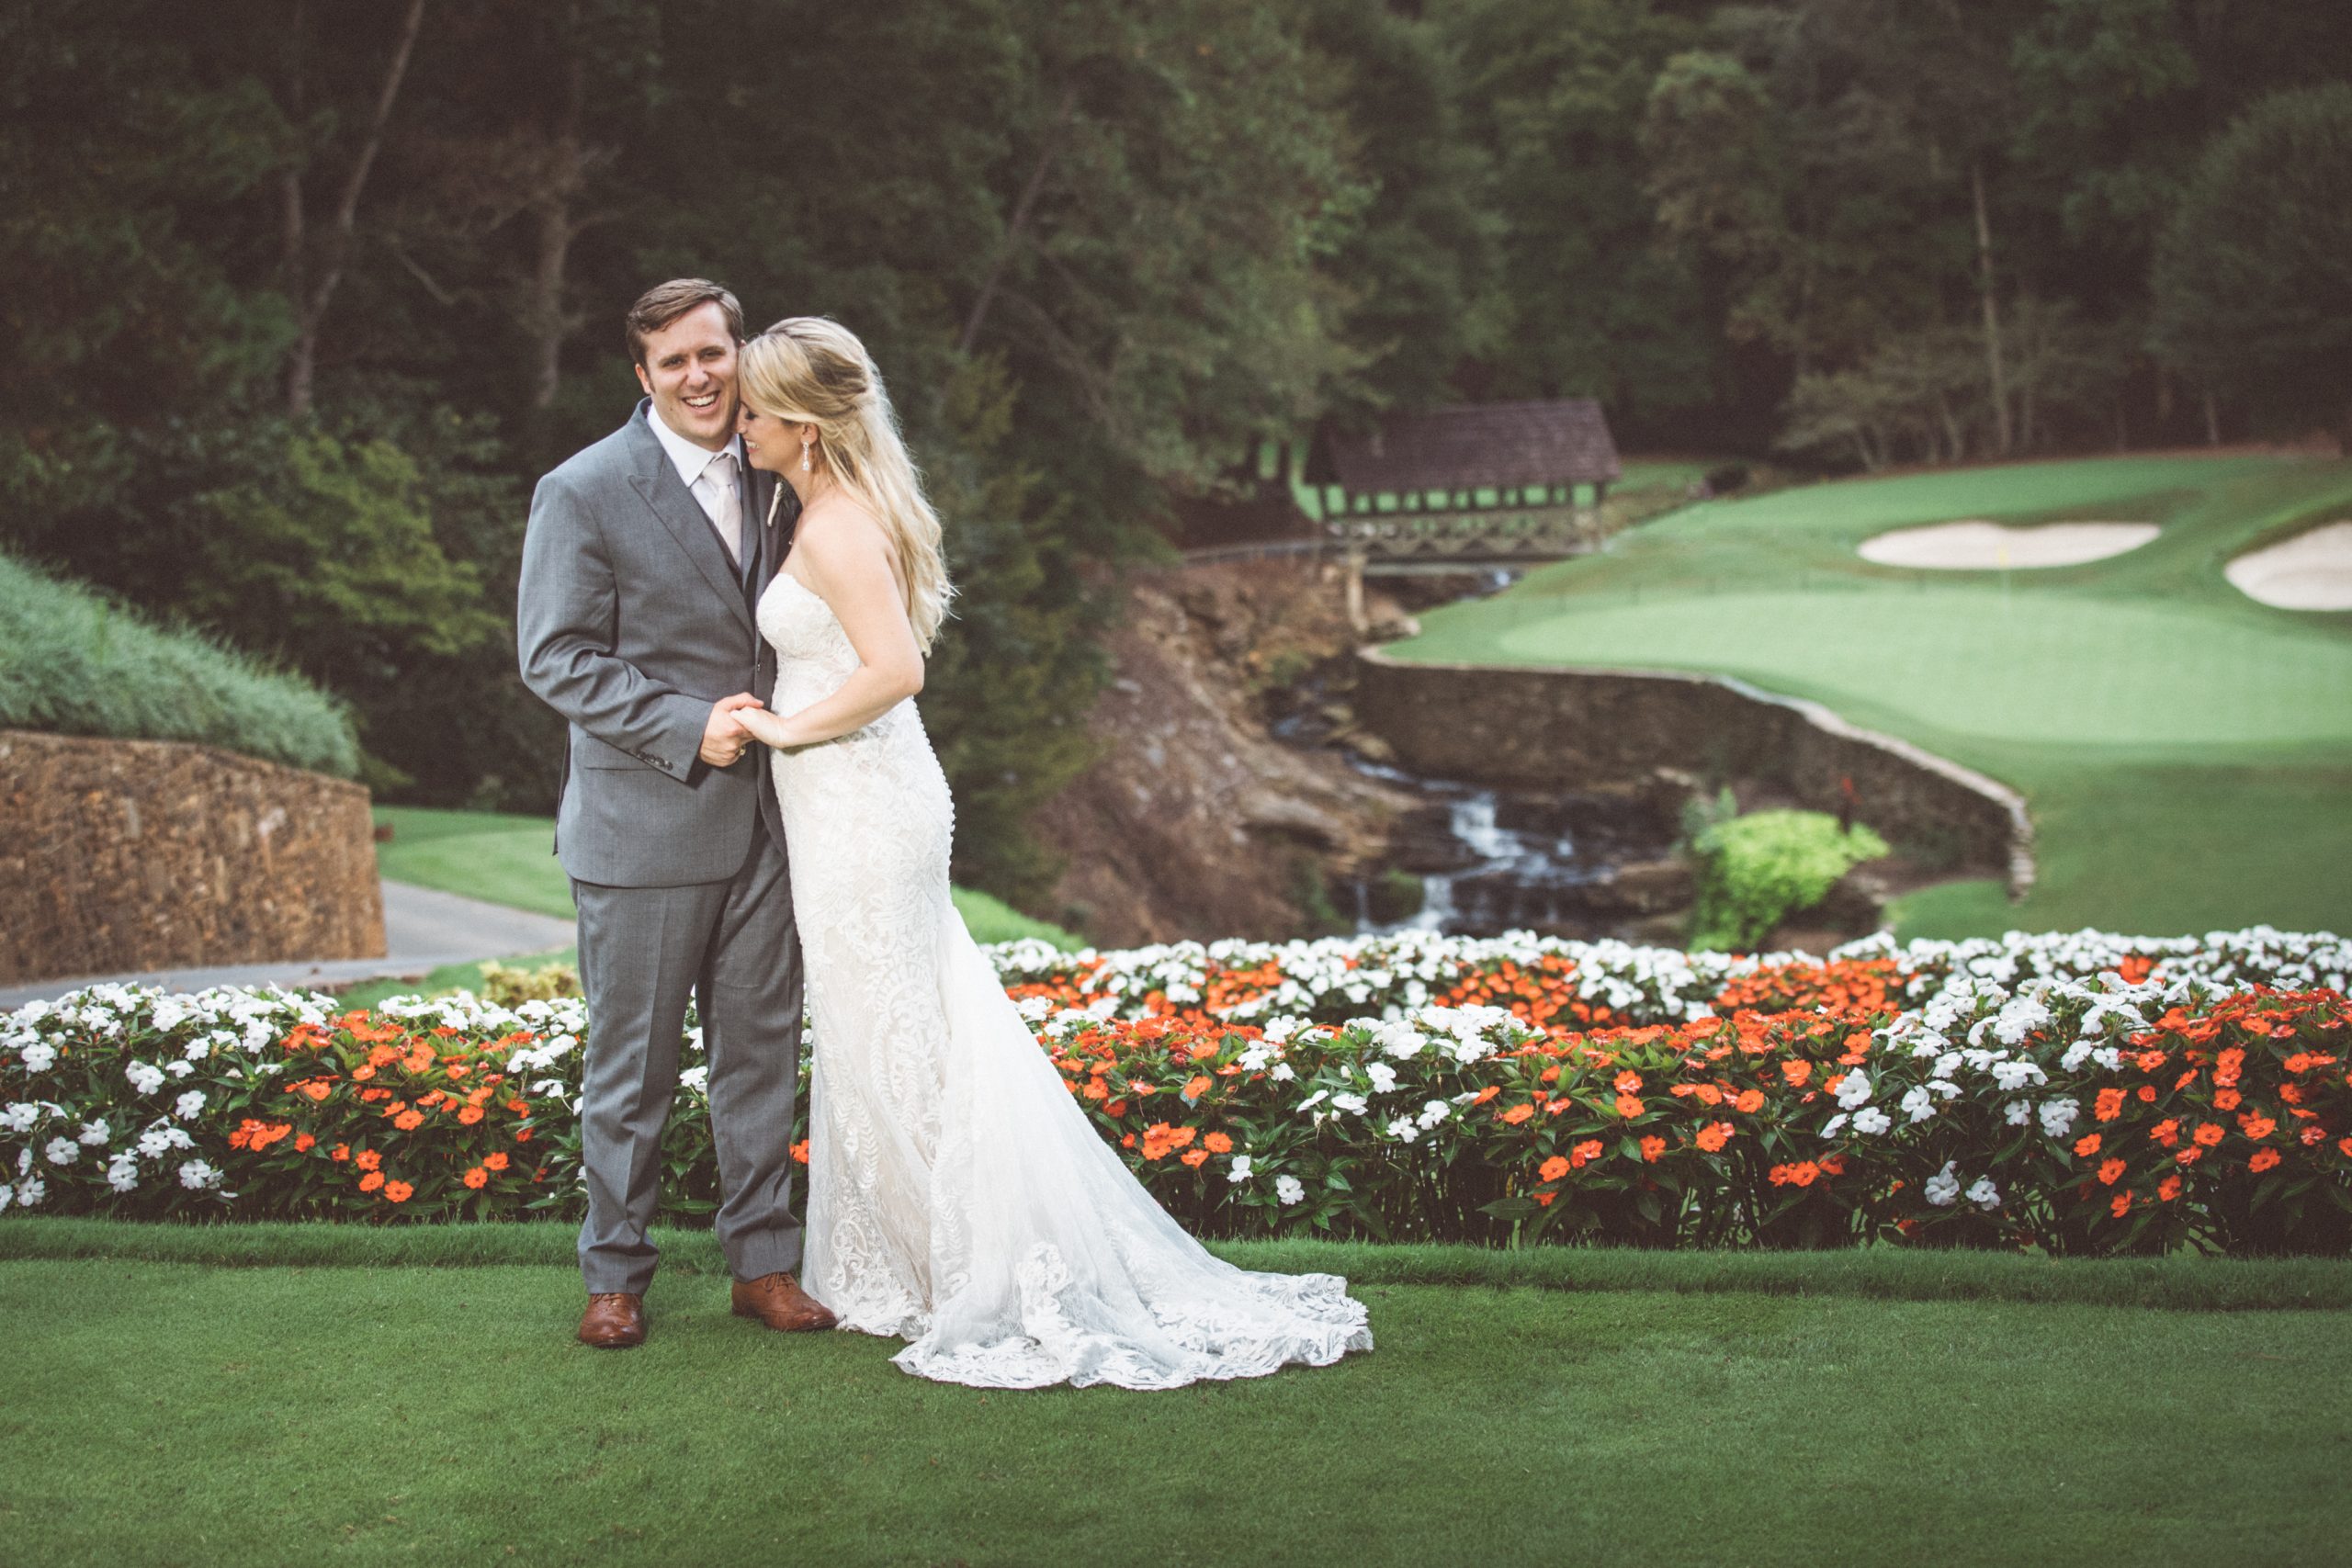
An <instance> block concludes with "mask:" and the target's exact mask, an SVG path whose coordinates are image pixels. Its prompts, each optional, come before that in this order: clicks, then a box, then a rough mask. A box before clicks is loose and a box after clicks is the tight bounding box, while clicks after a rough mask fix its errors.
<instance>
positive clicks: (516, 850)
mask: <svg viewBox="0 0 2352 1568" xmlns="http://www.w3.org/2000/svg"><path fill="white" fill-rule="evenodd" d="M376 820H377V821H378V822H379V823H389V824H390V826H391V828H392V840H391V842H390V843H388V844H379V845H377V846H376V858H377V863H378V864H379V866H380V867H381V868H382V871H383V874H384V875H386V876H388V877H390V878H391V879H392V880H393V881H395V882H413V883H415V884H417V885H418V886H423V887H438V888H440V889H442V890H443V891H444V892H447V893H462V894H464V895H465V896H466V897H469V898H480V899H482V900H484V901H486V902H489V903H492V904H504V905H506V906H508V907H509V908H517V909H533V910H536V911H537V912H538V913H540V914H543V915H553V916H556V917H557V918H559V919H567V920H568V919H571V917H572V913H573V910H572V907H571V884H570V883H569V882H568V881H567V880H565V877H564V874H563V868H562V867H561V866H560V865H559V864H557V863H556V860H555V855H554V852H553V846H554V842H555V825H554V824H553V823H552V822H551V821H549V820H548V818H544V817H508V816H501V815H497V814H495V813H492V812H487V811H436V810H433V809H430V808H428V807H416V806H379V807H377V808H376ZM956 908H957V909H959V910H961V911H962V912H963V916H964V923H965V924H966V925H967V926H969V927H970V928H971V930H972V935H973V937H974V938H975V939H976V940H978V941H980V942H1010V941H1012V939H1013V938H1015V937H1024V936H1035V937H1043V938H1045V939H1046V941H1048V942H1057V943H1058V944H1060V945H1061V946H1064V947H1071V948H1075V947H1078V946H1080V945H1081V943H1080V939H1079V938H1078V937H1076V936H1074V935H1072V934H1071V933H1070V932H1069V931H1064V930H1062V929H1061V928H1060V927H1059V926H1054V925H1048V924H1046V922H1045V921H1043V920H1033V919H1030V918H1029V917H1028V916H1026V915H1023V914H1022V913H1020V912H1019V911H1018V910H1016V909H1013V908H1011V907H1010V906H1008V905H1006V904H1004V903H1002V902H1001V901H1000V900H998V899H995V898H992V897H989V895H987V894H985V893H976V892H973V891H971V890H969V889H967V888H962V887H959V888H956Z"/></svg>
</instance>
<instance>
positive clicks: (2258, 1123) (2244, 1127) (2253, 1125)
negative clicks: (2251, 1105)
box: [2238, 1111, 2278, 1143]
mask: <svg viewBox="0 0 2352 1568" xmlns="http://www.w3.org/2000/svg"><path fill="white" fill-rule="evenodd" d="M2238 1131H2240V1132H2242V1133H2244V1134H2245V1135H2246V1136H2247V1137H2249V1138H2252V1139H2254V1140H2255V1141H2256V1142H2257V1143H2259V1142H2260V1141H2261V1140H2263V1139H2264V1138H2267V1137H2268V1136H2270V1134H2273V1133H2275V1132H2277V1131H2278V1122H2273V1121H2272V1120H2271V1119H2270V1118H2269V1117H2267V1116H2265V1115H2263V1114H2262V1113H2261V1112H2260V1111H2247V1112H2246V1113H2245V1115H2243V1116H2241V1117H2239V1118H2238Z"/></svg>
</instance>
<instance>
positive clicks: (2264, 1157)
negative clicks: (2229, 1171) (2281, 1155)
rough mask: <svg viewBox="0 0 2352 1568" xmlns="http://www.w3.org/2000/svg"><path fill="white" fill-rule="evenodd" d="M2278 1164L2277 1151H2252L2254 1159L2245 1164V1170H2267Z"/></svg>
mask: <svg viewBox="0 0 2352 1568" xmlns="http://www.w3.org/2000/svg"><path fill="white" fill-rule="evenodd" d="M2277 1164H2278V1150H2277V1149H2256V1150H2255V1151H2254V1157H2253V1158H2252V1159H2250V1160H2248V1161H2246V1162H2245V1168H2247V1169H2248V1170H2268V1169H2269V1168H2271V1167H2272V1166H2274V1165H2277Z"/></svg>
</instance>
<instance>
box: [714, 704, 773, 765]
mask: <svg viewBox="0 0 2352 1568" xmlns="http://www.w3.org/2000/svg"><path fill="white" fill-rule="evenodd" d="M753 715H756V716H758V717H761V718H768V717H771V716H770V715H769V714H767V713H765V712H763V711H762V709H761V706H760V699H759V698H757V697H755V696H753V695H752V694H751V693H749V692H738V693H736V694H734V695H733V696H731V697H721V698H719V699H718V701H717V702H715V703H713V704H712V705H711V707H710V718H709V721H708V722H707V723H706V724H705V725H704V726H703V727H702V749H701V750H700V752H699V753H698V755H700V756H701V758H702V760H703V761H706V762H708V763H709V764H710V765H711V766H712V767H714V768H731V767H733V766H734V765H735V763H736V761H738V760H739V759H741V757H742V755H743V752H744V750H745V749H746V748H747V747H749V746H750V745H751V743H752V732H751V730H750V729H748V728H745V726H744V723H743V720H744V718H745V717H746V716H753Z"/></svg>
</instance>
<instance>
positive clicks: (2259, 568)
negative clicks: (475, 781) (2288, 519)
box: [2222, 523, 2352, 610]
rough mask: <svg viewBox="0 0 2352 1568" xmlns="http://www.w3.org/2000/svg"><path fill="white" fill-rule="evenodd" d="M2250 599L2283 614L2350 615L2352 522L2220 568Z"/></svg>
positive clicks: (2315, 530)
mask: <svg viewBox="0 0 2352 1568" xmlns="http://www.w3.org/2000/svg"><path fill="white" fill-rule="evenodd" d="M2222 575H2223V576H2225V577H2227V578H2228V579H2229V580H2230V581H2231V582H2232V583H2233V584H2234V585H2235V586H2236V588H2237V591H2238V592H2241V593H2243V594H2245V596H2246V597H2247V598H2249V599H2259V600H2260V601H2262V603H2264V604H2275V605H2277V606H2278V608H2279V609H2281V610H2352V523H2330V524H2328V525H2325V526H2324V527H2319V528H2313V529H2312V530H2311V531H2310V532H2309V533H2304V534H2298V535H2296V536H2294V537H2293V538H2291V539H2281V540H2280V541H2279V542H2278V543H2277V544H2275V545H2272V546H2271V547H2268V548H2267V549H2260V550H2254V551H2250V552H2249V553H2247V554H2245V555H2242V556H2240V557H2238V558H2237V559H2235V560H2233V561H2232V562H2231V563H2230V564H2229V565H2228V566H2226V567H2224V568H2222Z"/></svg>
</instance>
